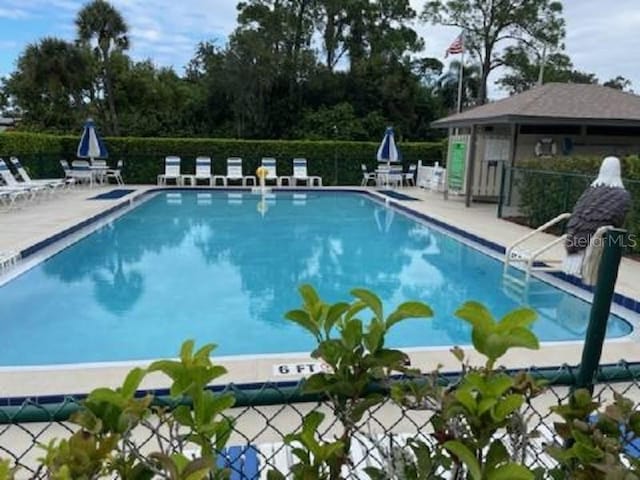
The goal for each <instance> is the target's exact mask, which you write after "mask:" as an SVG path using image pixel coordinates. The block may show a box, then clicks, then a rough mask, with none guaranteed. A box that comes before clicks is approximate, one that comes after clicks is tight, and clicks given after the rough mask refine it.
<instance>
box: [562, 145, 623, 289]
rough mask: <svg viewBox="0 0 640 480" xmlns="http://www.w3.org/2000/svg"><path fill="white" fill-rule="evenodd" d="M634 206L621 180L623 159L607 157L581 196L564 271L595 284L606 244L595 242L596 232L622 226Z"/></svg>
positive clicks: (569, 233) (569, 232) (571, 221)
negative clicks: (603, 228)
mask: <svg viewBox="0 0 640 480" xmlns="http://www.w3.org/2000/svg"><path fill="white" fill-rule="evenodd" d="M630 207H631V195H630V194H629V192H627V190H625V188H624V185H623V184H622V178H621V177H620V159H619V158H617V157H606V158H605V159H604V160H603V161H602V165H600V172H599V174H598V178H596V179H595V180H594V182H593V183H592V184H591V185H590V186H589V188H587V189H586V190H585V191H584V193H583V194H582V195H581V196H580V198H579V199H578V201H577V202H576V204H575V206H574V207H573V212H572V213H571V217H570V218H569V222H568V223H567V230H566V234H567V237H566V240H565V249H566V251H567V256H566V258H565V261H564V271H565V273H568V274H570V275H574V276H576V277H579V278H582V281H583V283H585V284H586V285H593V284H595V279H596V276H597V271H598V266H599V263H600V257H601V255H602V244H601V243H600V244H599V243H598V242H597V241H594V240H595V238H594V235H595V234H596V231H597V230H598V229H599V228H601V227H605V226H611V227H617V228H619V227H622V225H623V224H624V219H625V216H626V214H627V212H628V211H629V208H630Z"/></svg>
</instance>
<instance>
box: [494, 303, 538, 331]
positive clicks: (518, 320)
mask: <svg viewBox="0 0 640 480" xmlns="http://www.w3.org/2000/svg"><path fill="white" fill-rule="evenodd" d="M537 318H538V314H537V313H536V312H535V311H534V310H532V309H530V308H517V309H515V310H512V311H510V312H509V313H507V314H506V315H505V316H504V317H502V320H500V321H499V322H498V328H499V329H500V330H505V331H508V330H511V329H514V328H528V327H530V326H531V325H532V324H533V322H535V321H536V319H537Z"/></svg>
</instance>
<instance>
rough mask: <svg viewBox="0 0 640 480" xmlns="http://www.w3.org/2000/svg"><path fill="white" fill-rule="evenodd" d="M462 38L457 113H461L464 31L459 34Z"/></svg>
mask: <svg viewBox="0 0 640 480" xmlns="http://www.w3.org/2000/svg"><path fill="white" fill-rule="evenodd" d="M460 37H461V38H462V52H460V68H459V78H458V113H460V112H461V111H462V78H463V77H464V51H465V45H464V30H463V31H462V33H461V34H460Z"/></svg>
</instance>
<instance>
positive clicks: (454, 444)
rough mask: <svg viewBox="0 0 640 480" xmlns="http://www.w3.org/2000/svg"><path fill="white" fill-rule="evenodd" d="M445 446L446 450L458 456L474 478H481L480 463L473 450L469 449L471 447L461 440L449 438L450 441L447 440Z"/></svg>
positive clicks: (476, 479)
mask: <svg viewBox="0 0 640 480" xmlns="http://www.w3.org/2000/svg"><path fill="white" fill-rule="evenodd" d="M443 446H444V448H445V449H446V450H448V451H449V452H451V453H452V454H454V455H455V456H456V457H458V458H459V459H460V461H461V462H462V463H463V464H464V465H465V466H466V467H467V470H468V471H469V475H470V476H471V478H472V480H481V478H482V471H481V470H480V464H479V463H478V460H477V459H476V457H475V456H474V454H473V452H472V451H471V450H469V447H467V446H466V445H465V444H464V443H462V442H460V441H459V440H449V441H448V442H445V444H444V445H443Z"/></svg>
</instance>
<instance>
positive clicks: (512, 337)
mask: <svg viewBox="0 0 640 480" xmlns="http://www.w3.org/2000/svg"><path fill="white" fill-rule="evenodd" d="M456 315H457V316H458V317H460V318H461V319H463V320H464V321H466V322H468V323H469V324H470V325H471V339H472V343H473V346H474V348H475V350H476V351H477V352H478V353H481V354H482V355H483V356H484V357H485V358H486V361H485V363H484V365H482V366H480V367H473V366H471V365H470V364H469V363H468V361H467V360H466V358H465V353H464V351H463V350H462V349H460V348H457V347H456V348H454V349H452V353H453V354H454V355H455V357H456V358H457V359H458V360H459V361H460V362H461V364H462V376H461V378H460V380H459V381H458V383H457V384H455V385H445V384H443V382H441V381H440V376H439V371H438V369H436V371H435V372H433V373H432V374H430V375H428V376H427V377H426V378H423V377H418V378H416V379H412V380H410V381H407V382H403V383H399V384H398V385H396V386H395V387H394V389H393V392H392V393H393V397H394V399H395V400H396V401H398V402H399V403H401V404H402V405H405V406H407V405H409V406H413V407H420V408H425V409H428V410H432V411H433V416H432V417H431V424H432V427H433V437H434V439H435V440H436V442H437V447H436V450H435V452H434V453H433V454H432V455H438V454H439V451H440V450H443V451H444V452H447V454H448V457H449V458H450V460H451V464H450V465H449V464H447V463H444V462H440V466H442V467H445V470H447V471H448V473H447V478H465V479H469V480H493V479H501V478H505V479H506V478H509V479H522V480H529V479H533V478H534V477H535V474H534V473H533V472H531V471H530V470H529V469H527V468H525V467H524V466H523V465H522V462H523V460H524V451H525V448H526V445H527V442H528V441H529V439H530V438H531V437H532V436H534V434H533V433H532V432H529V431H528V429H527V425H528V422H527V418H525V416H524V414H523V413H522V406H523V405H524V404H525V402H526V401H527V400H528V399H529V398H531V397H532V396H534V395H536V394H538V393H539V392H540V390H541V387H542V385H541V384H539V383H538V382H535V381H534V380H533V379H532V378H531V377H530V376H529V375H527V374H524V373H521V374H518V375H515V376H513V375H510V374H508V373H506V372H503V371H499V370H496V362H497V361H498V360H499V359H500V358H501V357H502V356H503V355H504V354H505V353H507V352H508V351H509V350H510V349H512V348H517V347H522V348H528V349H537V348H538V340H537V338H536V337H535V335H534V334H533V333H532V332H531V330H530V326H531V324H532V323H533V321H534V320H535V318H536V315H535V313H534V312H533V311H532V310H529V309H517V310H514V311H512V312H510V313H508V314H507V315H505V316H504V317H503V318H502V319H500V320H496V319H495V318H494V317H493V316H492V315H491V313H490V312H489V311H488V310H487V309H486V308H485V307H484V306H483V305H481V304H479V303H477V302H467V303H465V304H464V305H463V306H462V307H461V308H460V309H458V311H457V312H456ZM502 431H505V432H506V433H507V438H508V439H509V440H511V442H510V443H509V444H508V443H506V441H505V439H504V438H502V437H503V435H499V432H502ZM424 448H429V447H428V446H427V445H426V444H425V445H424ZM426 468H429V469H430V470H429V471H428V472H426V473H429V475H430V477H429V478H444V477H443V476H438V474H437V472H436V469H434V465H426ZM440 471H442V469H440Z"/></svg>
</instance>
